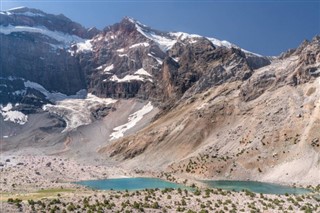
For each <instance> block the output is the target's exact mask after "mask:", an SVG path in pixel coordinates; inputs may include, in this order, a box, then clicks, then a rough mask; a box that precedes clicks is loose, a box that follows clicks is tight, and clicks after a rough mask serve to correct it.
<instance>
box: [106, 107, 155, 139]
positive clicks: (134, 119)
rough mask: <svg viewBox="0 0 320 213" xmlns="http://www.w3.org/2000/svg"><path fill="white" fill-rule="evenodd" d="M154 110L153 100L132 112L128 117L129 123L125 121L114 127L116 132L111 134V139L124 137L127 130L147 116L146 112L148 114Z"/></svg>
mask: <svg viewBox="0 0 320 213" xmlns="http://www.w3.org/2000/svg"><path fill="white" fill-rule="evenodd" d="M152 110H153V106H152V104H151V102H149V103H148V104H146V105H145V106H143V107H142V108H141V109H140V110H138V111H137V112H135V113H133V114H131V115H130V116H129V118H128V122H127V123H125V124H123V125H121V126H118V127H115V128H114V129H113V131H114V132H113V133H112V134H111V135H110V140H115V139H119V138H121V137H123V136H124V133H125V132H126V131H127V130H129V129H131V128H132V127H134V126H135V125H136V124H137V123H138V122H139V121H140V120H141V119H142V118H143V116H145V115H146V114H148V113H149V112H151V111H152Z"/></svg>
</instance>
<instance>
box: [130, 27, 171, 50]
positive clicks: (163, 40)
mask: <svg viewBox="0 0 320 213" xmlns="http://www.w3.org/2000/svg"><path fill="white" fill-rule="evenodd" d="M135 26H136V29H137V30H138V32H139V33H141V34H142V35H143V36H145V37H146V38H148V39H150V40H152V41H154V42H155V43H156V44H157V45H158V46H159V47H160V49H161V50H162V51H163V52H166V51H168V50H169V49H171V48H172V47H173V45H174V44H175V43H176V42H177V41H176V40H173V39H170V38H167V37H164V36H160V35H157V34H155V33H154V32H152V31H149V32H148V31H147V30H145V29H143V28H142V27H141V26H140V25H139V24H138V23H135Z"/></svg>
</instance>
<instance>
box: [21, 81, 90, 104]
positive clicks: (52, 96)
mask: <svg viewBox="0 0 320 213" xmlns="http://www.w3.org/2000/svg"><path fill="white" fill-rule="evenodd" d="M24 86H25V87H26V88H33V89H36V90H38V91H39V92H41V93H42V94H44V95H45V96H46V98H47V99H48V100H50V101H52V102H56V101H61V100H64V99H71V98H83V97H85V94H86V91H85V90H80V91H79V92H77V94H75V95H70V96H68V95H66V94H63V93H60V92H49V91H48V90H46V89H45V88H44V87H43V86H42V85H40V84H38V83H35V82H32V81H25V82H24Z"/></svg>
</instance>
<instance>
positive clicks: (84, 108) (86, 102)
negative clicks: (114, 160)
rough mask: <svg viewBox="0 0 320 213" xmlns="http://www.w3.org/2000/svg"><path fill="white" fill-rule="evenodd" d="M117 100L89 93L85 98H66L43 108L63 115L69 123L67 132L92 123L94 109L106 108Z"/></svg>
mask: <svg viewBox="0 0 320 213" xmlns="http://www.w3.org/2000/svg"><path fill="white" fill-rule="evenodd" d="M116 101H117V100H114V99H111V98H99V97H97V96H95V95H93V94H90V93H88V95H87V97H86V98H84V99H75V98H73V99H64V100H60V101H57V102H56V105H52V104H47V105H44V106H43V110H45V111H48V112H51V113H54V114H56V115H58V116H60V117H62V118H63V119H64V120H65V121H66V123H67V126H66V128H65V129H64V130H63V132H66V131H71V130H73V129H76V128H77V127H79V126H83V125H88V124H90V123H92V122H93V121H94V120H95V118H94V117H93V114H92V113H93V112H94V111H96V110H98V109H101V108H105V107H107V106H109V105H111V104H113V103H115V102H116Z"/></svg>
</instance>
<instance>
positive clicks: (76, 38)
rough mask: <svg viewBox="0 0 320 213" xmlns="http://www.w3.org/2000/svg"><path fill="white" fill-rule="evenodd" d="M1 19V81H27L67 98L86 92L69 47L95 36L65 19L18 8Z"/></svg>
mask: <svg viewBox="0 0 320 213" xmlns="http://www.w3.org/2000/svg"><path fill="white" fill-rule="evenodd" d="M0 16H1V17H0V20H1V21H0V25H1V28H0V39H1V51H0V69H1V77H9V76H11V77H18V78H24V79H26V80H29V81H32V82H37V83H39V84H41V85H44V86H45V87H46V89H48V90H49V91H58V92H62V93H64V94H75V93H76V92H77V91H79V90H81V89H85V88H86V84H85V82H86V79H85V75H84V73H83V71H82V69H81V67H80V64H79V62H78V60H77V59H76V58H75V57H73V56H72V55H71V52H70V50H69V47H70V45H71V44H73V43H79V42H83V41H85V38H89V37H90V36H93V35H94V33H93V34H92V32H89V31H88V30H87V29H85V28H83V27H82V26H81V25H80V24H77V23H75V22H72V21H71V20H70V19H68V18H66V17H65V16H63V15H58V16H56V15H51V14H46V13H44V12H42V11H40V10H35V9H29V8H18V9H14V10H10V11H7V12H1V13H0ZM95 33H97V32H95Z"/></svg>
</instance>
